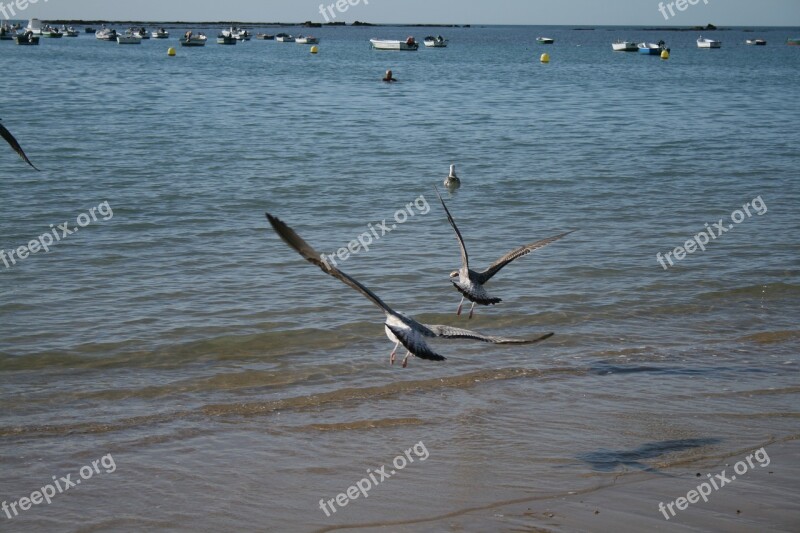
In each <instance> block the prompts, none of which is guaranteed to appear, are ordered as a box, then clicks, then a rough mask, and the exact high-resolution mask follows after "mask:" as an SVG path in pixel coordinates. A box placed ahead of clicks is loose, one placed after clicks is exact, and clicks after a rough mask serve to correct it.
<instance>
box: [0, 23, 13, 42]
mask: <svg viewBox="0 0 800 533" xmlns="http://www.w3.org/2000/svg"><path fill="white" fill-rule="evenodd" d="M16 37H17V30H15V29H13V28H12V27H11V26H9V25H8V24H3V25H2V26H0V41H13V40H14V39H15V38H16Z"/></svg>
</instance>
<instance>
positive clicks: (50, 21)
mask: <svg viewBox="0 0 800 533" xmlns="http://www.w3.org/2000/svg"><path fill="white" fill-rule="evenodd" d="M40 20H42V21H43V22H47V23H48V24H67V25H72V26H98V25H101V24H107V25H108V24H114V25H131V26H159V25H160V26H237V27H240V28H246V27H265V26H276V27H290V26H303V27H311V28H322V27H331V28H335V27H345V26H346V27H356V28H357V27H362V26H365V27H373V26H389V27H392V26H393V27H401V28H403V27H404V28H470V27H471V25H470V24H371V23H369V22H359V21H355V22H353V23H350V24H345V23H344V22H331V23H327V24H323V23H319V22H310V21H306V22H240V21H235V20H217V21H199V22H191V21H181V20H178V21H163V20H162V21H145V20H69V19H63V20H62V19H40Z"/></svg>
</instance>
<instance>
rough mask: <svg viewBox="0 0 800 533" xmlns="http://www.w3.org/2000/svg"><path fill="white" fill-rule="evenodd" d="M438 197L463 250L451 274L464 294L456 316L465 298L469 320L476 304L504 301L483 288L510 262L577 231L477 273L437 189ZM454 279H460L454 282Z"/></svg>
mask: <svg viewBox="0 0 800 533" xmlns="http://www.w3.org/2000/svg"><path fill="white" fill-rule="evenodd" d="M436 196H438V197H439V201H440V202H442V207H444V212H445V213H447V220H449V221H450V225H451V226H453V231H455V232H456V239H457V240H458V245H459V247H460V248H461V268H460V269H459V270H455V271H453V272H452V273H451V274H450V281H451V283H452V284H453V285H454V286H455V288H456V289H458V292H460V293H461V294H462V297H461V303H459V304H458V310H456V314H457V315H460V314H461V308H462V307H463V305H464V298H466V299H468V300H469V301H471V302H472V307H471V308H470V310H469V318H472V314H473V312H474V311H475V304H476V303H477V304H481V305H495V304H498V303H500V302H501V301H502V300H501V299H500V298H493V297H491V296H489V293H487V292H486V289H484V288H483V286H484V285H485V284H486V283H488V281H489V280H490V279H492V278H493V277H494V275H495V274H497V273H498V272H500V270H501V269H502V268H503V267H504V266H506V265H507V264H509V263H510V262H512V261H514V260H515V259H519V258H520V257H522V256H524V255H528V254H529V253H531V252H533V251H534V250H538V249H539V248H544V247H545V246H547V245H548V244H550V243H552V242H555V241H557V240H559V239H561V238H563V237H566V236H567V235H569V234H570V233H572V232H574V231H577V230H572V231H568V232H566V233H562V234H561V235H556V236H555V237H548V238H547V239H542V240H540V241H536V242H532V243H530V244H526V245H525V246H520V247H519V248H515V249H514V250H511V251H510V252H508V253H507V254H506V255H504V256H503V257H501V258H500V259H498V260H497V261H495V262H494V263H492V264H491V265H490V266H489V268H487V269H486V270H484V271H483V272H477V271H475V270H472V269H471V268H469V256H468V255H467V247H466V246H465V245H464V238H463V237H461V232H460V231H458V226H456V223H455V221H454V220H453V217H452V215H450V210H449V209H447V205H445V203H444V200H442V196H441V195H440V194H439V189H438V188H437V189H436ZM453 278H458V279H457V280H455V281H454V279H453Z"/></svg>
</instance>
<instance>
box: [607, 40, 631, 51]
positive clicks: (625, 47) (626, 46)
mask: <svg viewBox="0 0 800 533" xmlns="http://www.w3.org/2000/svg"><path fill="white" fill-rule="evenodd" d="M611 49H612V50H614V51H615V52H635V51H637V50H638V47H637V46H636V43H629V42H623V43H613V44H612V45H611Z"/></svg>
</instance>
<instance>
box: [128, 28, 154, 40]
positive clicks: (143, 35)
mask: <svg viewBox="0 0 800 533" xmlns="http://www.w3.org/2000/svg"><path fill="white" fill-rule="evenodd" d="M131 33H133V34H134V35H136V36H137V37H139V38H140V39H149V38H150V33H149V32H148V31H147V28H131Z"/></svg>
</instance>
